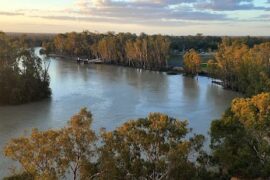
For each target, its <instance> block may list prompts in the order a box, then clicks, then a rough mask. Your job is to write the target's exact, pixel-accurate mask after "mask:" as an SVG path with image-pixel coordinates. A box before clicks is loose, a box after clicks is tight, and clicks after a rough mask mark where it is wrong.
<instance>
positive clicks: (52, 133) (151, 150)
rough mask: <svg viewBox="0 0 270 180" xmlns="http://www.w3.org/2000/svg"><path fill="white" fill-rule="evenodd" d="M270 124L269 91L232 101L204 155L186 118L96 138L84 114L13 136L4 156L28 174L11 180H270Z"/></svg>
mask: <svg viewBox="0 0 270 180" xmlns="http://www.w3.org/2000/svg"><path fill="white" fill-rule="evenodd" d="M269 119H270V93H262V94H259V95H257V96H254V97H252V98H237V99H235V100H233V102H232V104H231V107H230V108H229V109H228V110H227V111H226V113H225V114H224V115H223V117H222V118H221V119H219V120H215V121H213V122H212V125H211V129H210V138H211V144H210V148H211V151H210V152H209V153H210V154H206V152H204V151H203V149H202V147H203V143H204V137H203V136H202V135H193V136H191V134H190V132H191V131H190V129H188V128H187V121H179V120H176V119H174V118H170V117H168V116H167V115H164V114H160V113H151V114H149V116H148V117H146V118H143V119H138V120H130V121H128V122H126V123H124V124H123V125H121V126H120V127H118V128H117V129H115V130H113V131H106V130H105V129H101V131H100V135H99V136H97V135H96V134H95V132H94V131H93V130H92V129H91V123H92V115H91V113H90V112H88V111H87V110H86V109H82V110H81V111H80V113H78V114H76V115H75V116H73V117H72V118H71V120H70V121H69V123H68V125H67V126H66V127H64V128H62V129H58V130H47V131H43V132H42V131H38V130H36V129H34V130H33V131H32V134H31V135H30V136H24V137H20V138H16V139H12V140H11V141H10V142H9V143H8V144H7V145H6V147H5V149H4V153H5V155H6V156H7V157H9V158H11V159H13V160H15V161H17V162H19V163H20V165H21V167H22V168H23V169H22V170H23V171H24V173H23V174H21V175H18V174H15V175H14V176H11V177H9V178H7V179H24V178H28V179H31V178H32V179H35V178H38V179H40V178H42V179H59V178H63V177H65V176H66V175H67V173H68V174H69V175H70V176H72V177H73V179H230V178H232V177H235V178H239V179H260V178H261V179H268V178H269V177H270V171H269V167H270V143H269V142H270V140H269V138H270V137H269V127H270V126H269V125H270V124H269ZM187 135H188V137H189V138H188V137H187Z"/></svg>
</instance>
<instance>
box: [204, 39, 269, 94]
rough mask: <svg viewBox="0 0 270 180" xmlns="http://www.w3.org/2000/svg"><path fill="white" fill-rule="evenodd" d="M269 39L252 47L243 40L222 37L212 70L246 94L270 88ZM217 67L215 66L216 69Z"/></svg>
mask: <svg viewBox="0 0 270 180" xmlns="http://www.w3.org/2000/svg"><path fill="white" fill-rule="evenodd" d="M269 52H270V42H267V43H262V44H259V45H255V46H254V47H253V48H249V47H248V46H247V45H246V44H243V43H242V42H240V41H232V40H231V39H226V38H225V39H223V41H222V43H221V44H220V45H219V49H218V52H217V53H216V57H215V60H214V61H210V62H209V65H210V67H209V74H210V75H211V76H212V77H214V78H218V79H221V80H222V82H223V86H224V87H225V88H230V89H232V90H236V91H240V92H242V93H244V94H245V95H247V96H252V95H255V94H258V93H261V92H268V91H270V74H269V73H270V72H269V65H270V64H269V63H270V53H269ZM214 68H216V69H214Z"/></svg>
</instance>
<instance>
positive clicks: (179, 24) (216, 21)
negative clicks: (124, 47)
mask: <svg viewBox="0 0 270 180" xmlns="http://www.w3.org/2000/svg"><path fill="white" fill-rule="evenodd" d="M0 2H1V7H0V30H1V31H4V32H14V33H42V34H44V33H48V34H57V33H66V32H71V31H75V32H82V31H84V30H89V31H90V32H99V33H106V32H108V31H114V32H116V33H119V32H131V33H136V34H139V33H140V32H145V33H147V34H163V35H172V36H186V35H196V34H197V33H202V34H203V35H204V36H269V35H270V34H269V29H270V23H269V22H270V0H235V1H233V0H223V1H222V0H191V1H187V0H178V1H177V0H58V1H56V2H55V1H53V0H47V1H46V2H38V1H34V0H25V1H23V2H22V1H20V0H10V1H8V2H7V1H4V0H0Z"/></svg>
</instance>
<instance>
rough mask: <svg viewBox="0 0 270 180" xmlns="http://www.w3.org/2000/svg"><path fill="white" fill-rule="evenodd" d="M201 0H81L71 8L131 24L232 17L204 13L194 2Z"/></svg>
mask: <svg viewBox="0 0 270 180" xmlns="http://www.w3.org/2000/svg"><path fill="white" fill-rule="evenodd" d="M197 1H198V0H189V1H188V0H144V1H142V0H133V1H112V0H79V1H77V3H76V4H77V7H78V10H77V11H76V10H74V9H71V10H70V13H76V14H77V15H84V16H88V17H102V18H104V19H106V18H108V19H114V20H119V21H122V19H125V21H126V22H128V23H145V22H146V23H147V22H152V21H160V25H162V24H163V22H164V21H162V20H167V21H170V22H173V21H179V20H194V21H213V20H228V18H227V17H226V15H225V14H221V13H212V12H201V11H196V10H194V9H192V7H191V6H190V4H192V3H194V2H197Z"/></svg>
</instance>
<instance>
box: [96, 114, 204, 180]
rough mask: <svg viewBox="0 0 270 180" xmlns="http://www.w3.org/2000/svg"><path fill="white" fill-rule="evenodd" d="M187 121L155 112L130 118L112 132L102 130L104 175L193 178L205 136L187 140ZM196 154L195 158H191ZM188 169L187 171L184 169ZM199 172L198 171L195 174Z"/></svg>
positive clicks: (130, 177)
mask: <svg viewBox="0 0 270 180" xmlns="http://www.w3.org/2000/svg"><path fill="white" fill-rule="evenodd" d="M189 132H190V130H189V129H187V122H186V121H178V120H176V119H173V118H170V117H168V116H167V115H164V114H159V113H152V114H150V115H149V116H148V117H147V118H144V119H138V120H130V121H128V122H127V123H124V124H123V125H122V126H121V127H119V128H117V129H116V130H114V131H112V132H107V131H105V130H103V131H102V133H101V137H102V142H103V146H102V147H101V150H100V151H101V157H100V159H99V164H100V165H99V169H100V172H101V174H100V178H101V179H107V178H108V177H109V178H110V179H125V178H128V179H192V178H195V177H198V176H199V175H198V174H197V173H196V172H197V169H198V167H197V166H196V164H195V162H196V156H199V154H200V153H201V147H202V144H203V140H204V138H203V136H200V135H196V136H194V137H193V138H191V139H189V140H188V139H186V138H185V137H186V135H187V133H189ZM192 155H194V156H195V159H194V161H191V160H190V157H191V156H192ZM182 169H184V171H182ZM194 172H195V173H194Z"/></svg>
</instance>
